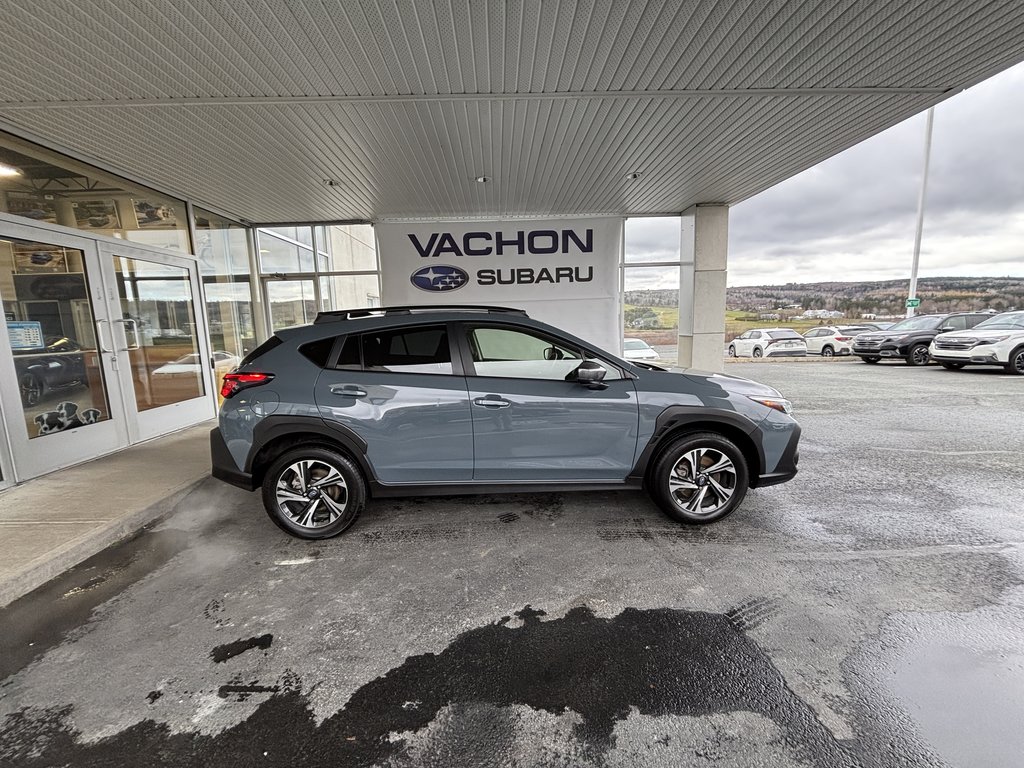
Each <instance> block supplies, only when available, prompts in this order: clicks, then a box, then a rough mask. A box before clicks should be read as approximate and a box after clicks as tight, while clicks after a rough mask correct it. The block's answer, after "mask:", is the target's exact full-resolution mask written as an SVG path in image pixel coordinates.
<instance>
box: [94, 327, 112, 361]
mask: <svg viewBox="0 0 1024 768" xmlns="http://www.w3.org/2000/svg"><path fill="white" fill-rule="evenodd" d="M103 323H108V324H109V323H110V321H109V320H103V319H100V320H97V321H96V348H97V349H99V351H100V352H104V353H106V354H110V353H112V352H113V351H114V350H112V349H109V348H107V347H105V346H103ZM110 343H111V344H113V343H114V332H113V331H111V332H110Z"/></svg>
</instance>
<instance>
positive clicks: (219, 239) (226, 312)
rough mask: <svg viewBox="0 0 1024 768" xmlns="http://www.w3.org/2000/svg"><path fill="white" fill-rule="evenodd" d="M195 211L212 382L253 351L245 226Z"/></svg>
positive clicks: (253, 336)
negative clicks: (212, 373)
mask: <svg viewBox="0 0 1024 768" xmlns="http://www.w3.org/2000/svg"><path fill="white" fill-rule="evenodd" d="M194 210H195V217H196V220H195V226H196V256H197V257H198V259H199V272H200V275H201V276H202V280H203V292H204V293H205V294H206V316H207V321H208V324H209V332H210V349H211V351H212V354H213V359H214V371H215V376H214V378H215V380H216V384H217V390H218V391H220V385H221V379H223V377H224V374H225V373H229V372H230V371H232V370H234V369H235V367H237V366H238V363H239V362H241V360H242V358H243V357H245V356H246V355H247V354H248V353H249V352H251V351H252V350H253V349H255V347H256V344H257V341H256V326H255V323H254V321H253V306H252V288H251V284H250V282H249V240H248V235H247V233H246V229H245V227H243V226H242V225H241V224H236V223H235V222H233V221H229V220H228V219H225V218H222V217H220V216H216V215H214V214H212V213H209V212H207V211H204V210H201V209H199V208H196V209H194Z"/></svg>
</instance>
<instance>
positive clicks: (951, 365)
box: [939, 362, 965, 371]
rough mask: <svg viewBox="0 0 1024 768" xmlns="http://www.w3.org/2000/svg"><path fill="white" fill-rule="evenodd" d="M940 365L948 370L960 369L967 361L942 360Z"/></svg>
mask: <svg viewBox="0 0 1024 768" xmlns="http://www.w3.org/2000/svg"><path fill="white" fill-rule="evenodd" d="M939 365H941V366H942V367H943V368H945V369H946V370H947V371H959V370H960V369H961V368H963V367H964V365H965V363H942V362H940V363H939Z"/></svg>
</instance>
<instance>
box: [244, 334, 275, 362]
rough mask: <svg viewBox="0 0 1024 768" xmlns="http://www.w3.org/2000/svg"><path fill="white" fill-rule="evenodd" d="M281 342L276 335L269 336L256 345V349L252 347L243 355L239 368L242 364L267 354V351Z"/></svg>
mask: <svg viewBox="0 0 1024 768" xmlns="http://www.w3.org/2000/svg"><path fill="white" fill-rule="evenodd" d="M281 344H282V341H281V339H279V338H278V337H277V336H271V337H270V338H269V339H267V340H266V341H264V342H263V343H262V344H260V345H259V346H258V347H256V349H254V350H253V351H252V352H250V353H249V354H248V355H246V356H245V357H243V358H242V362H240V363H239V364H238V366H239V367H240V368H241V367H242V366H243V365H248V364H249V363H251V362H253V361H255V360H258V359H259V358H261V357H263V356H264V355H265V354H267V352H269V351H270V350H272V349H274V348H275V347H279V346H281Z"/></svg>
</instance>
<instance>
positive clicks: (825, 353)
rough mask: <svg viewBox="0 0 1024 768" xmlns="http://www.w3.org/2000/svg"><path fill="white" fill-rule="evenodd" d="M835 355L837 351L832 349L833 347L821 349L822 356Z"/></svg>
mask: <svg viewBox="0 0 1024 768" xmlns="http://www.w3.org/2000/svg"><path fill="white" fill-rule="evenodd" d="M833 355H835V352H833V351H832V347H825V348H824V349H822V350H821V356H822V357H832V356H833Z"/></svg>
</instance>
